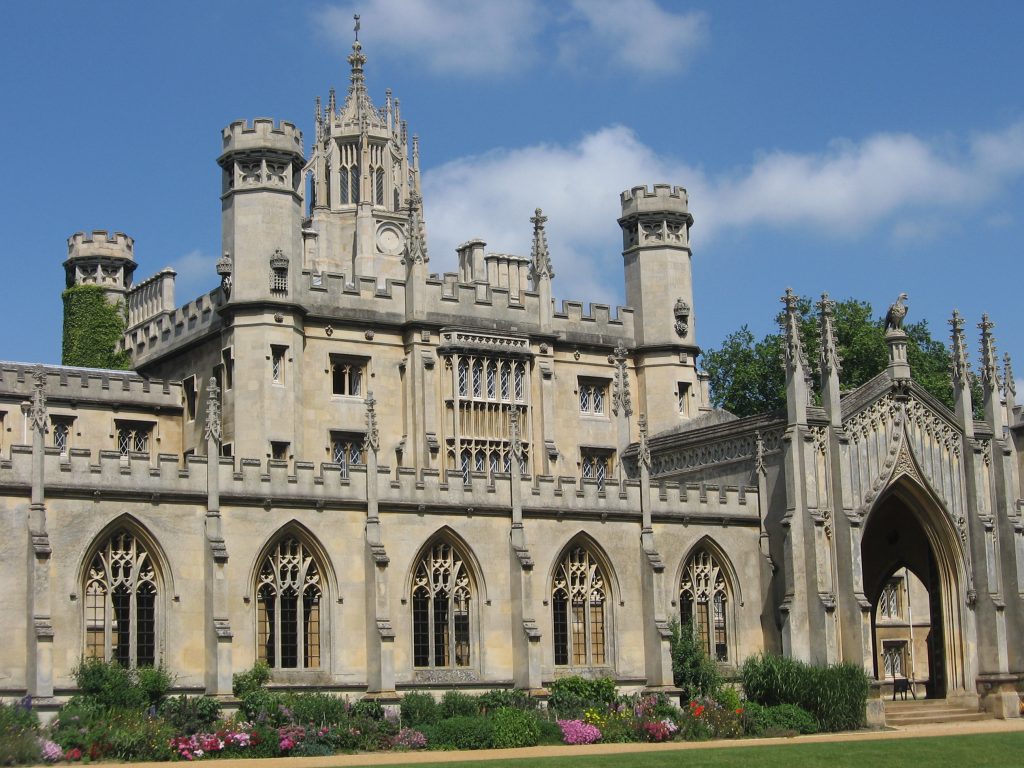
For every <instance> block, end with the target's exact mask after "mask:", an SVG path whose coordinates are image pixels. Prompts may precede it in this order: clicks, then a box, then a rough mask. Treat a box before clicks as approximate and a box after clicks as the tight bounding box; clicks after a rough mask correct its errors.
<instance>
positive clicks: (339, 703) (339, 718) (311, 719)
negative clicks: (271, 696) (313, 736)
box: [281, 692, 349, 726]
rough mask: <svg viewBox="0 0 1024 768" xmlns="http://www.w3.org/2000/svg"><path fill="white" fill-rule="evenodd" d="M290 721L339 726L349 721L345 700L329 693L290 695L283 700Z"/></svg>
mask: <svg viewBox="0 0 1024 768" xmlns="http://www.w3.org/2000/svg"><path fill="white" fill-rule="evenodd" d="M281 704H282V705H283V706H284V708H285V710H287V713H286V714H288V715H290V717H289V719H290V720H291V721H292V722H293V723H299V724H301V725H309V724H314V725H319V726H324V725H337V724H339V723H344V722H346V721H347V720H348V712H349V705H348V702H347V701H346V700H345V699H342V698H339V697H337V696H331V695H330V694H328V693H312V692H311V693H290V694H286V695H285V696H283V697H282V698H281Z"/></svg>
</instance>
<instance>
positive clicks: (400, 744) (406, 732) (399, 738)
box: [391, 728, 427, 749]
mask: <svg viewBox="0 0 1024 768" xmlns="http://www.w3.org/2000/svg"><path fill="white" fill-rule="evenodd" d="M391 746H392V747H393V748H395V749H423V748H424V747H425V746H427V737H426V736H424V735H423V734H422V733H421V732H419V731H417V730H413V729H412V728H403V729H402V730H400V731H399V732H398V733H396V734H395V735H394V736H393V737H392V739H391Z"/></svg>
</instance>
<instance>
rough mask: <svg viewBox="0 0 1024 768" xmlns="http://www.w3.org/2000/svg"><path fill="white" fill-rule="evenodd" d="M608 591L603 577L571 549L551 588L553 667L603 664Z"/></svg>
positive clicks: (578, 549) (581, 552)
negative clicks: (554, 665) (553, 645)
mask: <svg viewBox="0 0 1024 768" xmlns="http://www.w3.org/2000/svg"><path fill="white" fill-rule="evenodd" d="M607 598H608V590H607V586H606V581H605V575H604V573H603V572H602V570H601V567H600V566H599V565H598V563H597V561H596V560H595V559H594V557H593V556H592V555H591V554H590V552H588V551H587V550H586V549H584V548H583V547H574V548H572V549H570V550H569V552H568V554H567V555H566V556H565V558H564V559H563V560H562V562H561V563H559V564H558V568H557V569H556V570H555V578H554V582H553V584H552V587H551V605H552V619H553V632H552V636H553V638H554V644H555V664H556V665H557V666H570V665H571V666H604V665H605V664H607V654H606V652H605V649H606V647H607V640H606V638H607V629H608V628H607V616H606V606H607V601H608V600H607Z"/></svg>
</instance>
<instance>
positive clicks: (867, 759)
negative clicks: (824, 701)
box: [418, 733, 1024, 768]
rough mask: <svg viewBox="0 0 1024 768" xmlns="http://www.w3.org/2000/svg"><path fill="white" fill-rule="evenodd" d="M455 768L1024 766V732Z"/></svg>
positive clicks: (505, 762) (496, 762)
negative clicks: (528, 767)
mask: <svg viewBox="0 0 1024 768" xmlns="http://www.w3.org/2000/svg"><path fill="white" fill-rule="evenodd" d="M418 765H420V766H423V765H450V766H452V768H527V766H530V767H531V768H532V767H534V766H536V767H537V768H555V767H556V766H557V768H622V766H640V767H641V768H682V767H683V766H685V768H719V767H721V768H736V766H757V767H758V768H761V767H762V766H764V767H765V768H775V767H776V766H777V767H778V768H805V766H806V767H808V768H810V767H811V766H814V767H815V768H817V766H827V767H828V768H842V767H843V766H850V768H867V767H868V766H878V768H890V767H891V766H915V768H944V767H945V766H950V767H951V768H980V766H986V767H987V766H1002V765H1006V766H1016V767H1019V766H1021V765H1024V733H993V734H981V735H972V736H947V737H941V738H929V739H893V740H891V741H856V742H837V743H831V744H787V745H780V746H764V747H760V746H759V747H722V748H716V749H698V750H679V751H673V752H646V753H645V752H642V751H641V752H630V753H623V754H618V755H594V756H586V755H579V756H575V755H573V756H569V755H566V756H563V757H547V758H533V759H527V760H473V761H470V762H464V763H463V762H459V763H446V762H445V760H444V757H443V755H440V754H439V755H438V762H437V763H419V764H418Z"/></svg>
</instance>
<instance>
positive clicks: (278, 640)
mask: <svg viewBox="0 0 1024 768" xmlns="http://www.w3.org/2000/svg"><path fill="white" fill-rule="evenodd" d="M323 590H324V585H323V579H322V576H321V569H320V566H319V564H318V563H317V562H316V560H315V558H314V557H313V555H312V553H311V552H310V551H309V549H308V548H307V547H306V546H305V545H304V544H303V543H302V542H301V541H300V540H299V539H298V538H296V537H295V536H286V537H284V538H282V539H281V540H280V541H279V542H278V543H277V544H275V545H274V546H273V547H272V548H271V550H270V552H269V553H268V554H267V556H266V557H265V558H264V560H263V563H262V565H261V566H260V569H259V574H258V576H257V580H256V657H257V660H258V661H262V662H265V663H266V664H267V665H268V666H270V667H273V668H277V669H315V668H318V667H319V666H320V646H321V643H320V634H321V624H322V622H321V614H320V607H321V603H322V601H323Z"/></svg>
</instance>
